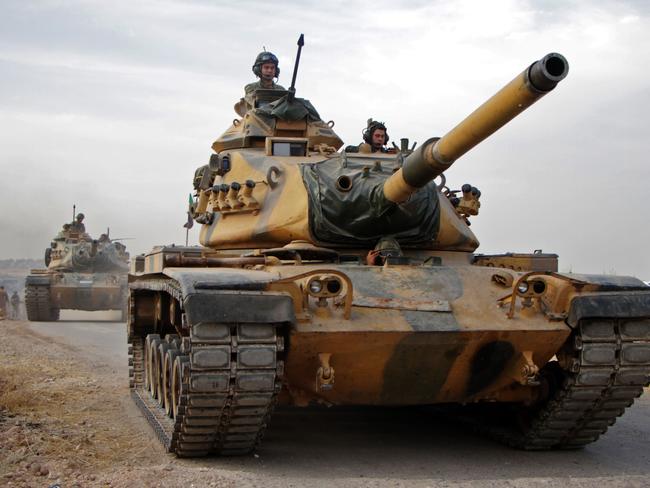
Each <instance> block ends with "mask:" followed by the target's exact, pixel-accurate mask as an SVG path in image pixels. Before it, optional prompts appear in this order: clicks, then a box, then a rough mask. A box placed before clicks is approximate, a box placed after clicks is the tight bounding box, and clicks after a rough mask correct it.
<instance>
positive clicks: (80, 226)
mask: <svg viewBox="0 0 650 488" xmlns="http://www.w3.org/2000/svg"><path fill="white" fill-rule="evenodd" d="M84 218H85V215H84V214H82V213H78V214H77V218H76V220H75V221H74V222H72V225H71V227H70V230H71V231H72V232H79V233H81V234H83V233H85V232H86V226H85V225H84V223H83V221H84Z"/></svg>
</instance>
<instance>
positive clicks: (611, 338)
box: [464, 319, 650, 450]
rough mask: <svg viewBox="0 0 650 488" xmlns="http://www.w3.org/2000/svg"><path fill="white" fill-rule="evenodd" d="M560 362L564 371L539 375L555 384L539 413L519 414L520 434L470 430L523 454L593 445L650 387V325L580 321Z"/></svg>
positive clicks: (553, 368)
mask: <svg viewBox="0 0 650 488" xmlns="http://www.w3.org/2000/svg"><path fill="white" fill-rule="evenodd" d="M558 356H559V359H560V363H561V364H562V367H560V363H549V365H548V366H547V368H546V370H545V371H543V373H545V374H546V375H547V378H548V380H549V381H550V383H551V386H553V384H554V387H553V388H552V393H551V396H550V398H549V400H548V401H547V402H546V403H545V404H544V405H543V406H542V407H540V408H538V409H537V410H535V411H533V410H527V411H523V412H521V411H520V412H519V413H520V414H523V415H520V416H519V419H520V420H523V422H524V424H525V426H524V428H523V429H514V428H513V427H512V426H504V425H499V424H496V423H490V422H487V423H483V422H478V421H477V419H472V420H470V422H471V423H472V424H473V426H474V427H475V428H476V429H477V430H479V431H481V432H483V433H485V434H488V435H489V436H491V437H493V438H495V439H497V440H498V441H500V442H503V443H505V444H508V445H510V446H512V447H516V448H519V449H526V450H545V449H576V448H581V447H584V446H585V445H587V444H589V443H591V442H594V441H595V440H597V439H598V437H600V435H602V434H603V433H605V431H606V430H607V429H608V427H609V426H611V425H613V424H614V423H615V422H616V419H617V418H618V417H619V416H620V415H622V414H623V412H624V410H625V409H626V408H627V407H629V406H630V405H632V403H633V402H634V399H635V398H637V397H639V396H640V395H641V394H642V393H643V388H644V387H645V386H648V384H649V383H650V319H637V320H632V319H583V320H581V321H580V323H579V324H578V327H577V328H576V330H575V332H574V334H573V336H572V338H571V340H570V342H569V343H567V345H566V346H565V350H564V351H563V352H562V353H561V354H558ZM464 420H466V421H467V420H468V419H467V418H465V419H464ZM483 420H485V419H483Z"/></svg>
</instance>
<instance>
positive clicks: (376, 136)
mask: <svg viewBox="0 0 650 488" xmlns="http://www.w3.org/2000/svg"><path fill="white" fill-rule="evenodd" d="M363 141H364V142H365V143H366V144H368V145H369V146H370V152H388V150H387V149H386V144H387V143H388V132H386V126H385V125H384V123H383V122H379V121H377V120H372V119H370V120H368V127H366V130H364V131H363Z"/></svg>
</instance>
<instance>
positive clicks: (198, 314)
mask: <svg viewBox="0 0 650 488" xmlns="http://www.w3.org/2000/svg"><path fill="white" fill-rule="evenodd" d="M184 308H185V310H187V314H188V319H189V322H190V323H192V324H197V323H201V322H218V323H280V322H295V315H294V309H293V302H292V300H291V297H289V296H286V295H271V294H253V293H240V292H237V293H223V292H221V293H219V292H214V291H205V292H200V293H193V294H191V295H189V296H188V297H186V298H185V307H184Z"/></svg>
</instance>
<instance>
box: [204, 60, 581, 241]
mask: <svg viewBox="0 0 650 488" xmlns="http://www.w3.org/2000/svg"><path fill="white" fill-rule="evenodd" d="M567 72H568V63H567V62H566V60H565V59H564V57H563V56H562V55H560V54H557V53H551V54H548V55H547V56H545V57H543V58H542V59H541V60H539V61H537V62H535V63H533V64H532V65H531V66H530V67H528V68H527V69H525V70H524V71H523V72H522V73H521V74H520V75H518V76H517V77H516V78H515V79H514V80H513V81H512V82H510V83H509V84H507V85H506V86H505V87H504V88H503V89H502V90H500V91H499V92H498V93H497V94H496V95H494V96H493V97H492V98H490V99H489V100H488V101H487V102H486V103H484V104H483V105H482V106H481V107H479V108H478V109H477V110H476V111H475V112H474V113H472V114H471V115H470V116H469V117H467V118H466V119H465V120H464V121H463V122H461V123H460V124H458V126H456V127H455V128H454V129H453V130H451V131H450V132H449V133H448V134H446V135H445V136H443V137H441V138H432V139H429V140H428V141H426V142H425V143H424V144H422V145H421V146H420V147H419V148H418V149H416V150H415V151H409V150H408V147H407V145H406V144H402V146H403V147H402V150H401V151H394V152H393V153H392V154H391V153H370V152H364V151H359V152H354V153H348V152H342V153H339V152H336V151H337V150H338V148H340V147H341V145H342V142H341V140H340V139H339V138H338V136H337V135H336V134H335V133H334V131H333V130H332V126H333V125H334V123H333V122H329V123H325V122H323V121H322V120H321V119H320V116H319V115H318V112H316V109H315V108H314V107H313V106H312V105H311V103H309V101H307V100H304V99H300V98H297V97H293V96H292V95H293V91H295V90H293V91H292V90H291V89H290V90H288V91H285V90H257V91H256V92H254V93H252V94H251V95H252V98H251V100H252V101H251V102H250V103H249V104H248V105H247V107H248V108H247V110H246V111H245V113H244V115H243V117H242V118H241V119H235V121H234V122H233V124H232V126H231V127H230V128H229V129H228V130H227V131H226V132H225V133H224V134H223V135H222V136H221V137H219V139H217V140H216V141H215V142H214V144H213V145H212V148H213V149H214V150H215V152H216V154H214V155H213V156H212V157H211V160H210V164H208V165H205V166H203V167H201V168H199V169H198V170H197V172H196V174H195V178H194V188H195V190H196V191H197V195H196V196H197V204H196V205H194V206H193V207H192V208H191V211H192V214H193V215H194V218H195V219H196V221H197V222H199V223H201V224H203V229H202V231H201V236H200V242H201V244H203V245H205V246H207V247H211V248H213V249H232V248H240V249H241V248H268V247H272V248H273V247H282V246H285V245H288V244H289V243H290V242H291V241H295V240H301V241H306V242H309V243H311V244H314V245H319V246H327V247H332V246H334V247H336V246H343V247H347V248H350V247H357V248H368V247H371V248H372V247H374V246H375V245H376V244H377V242H378V241H379V240H380V239H381V238H382V237H384V236H387V235H390V236H392V237H393V238H395V239H396V240H397V241H398V242H399V243H400V244H401V245H403V246H406V247H418V248H424V249H439V250H453V251H474V250H475V249H476V248H477V247H478V245H479V241H478V239H477V238H476V236H475V235H474V234H473V233H472V232H471V230H470V229H469V227H468V219H467V217H468V216H469V215H475V214H476V213H477V212H478V207H479V201H478V198H479V196H480V191H478V190H477V189H476V188H472V187H471V185H470V187H469V188H470V190H469V191H467V192H465V191H463V198H462V199H458V201H456V198H455V197H454V196H453V195H450V194H445V195H441V192H440V188H438V187H437V186H436V185H435V184H434V183H433V179H434V178H435V177H436V176H438V175H440V174H442V172H444V171H445V170H446V169H447V168H449V167H450V166H451V164H452V163H453V162H454V161H455V160H456V159H457V158H459V157H460V156H462V155H463V154H464V153H466V152H467V151H469V150H470V149H471V148H472V147H474V146H475V145H476V144H478V143H479V142H481V141H482V140H483V139H485V138H486V137H488V136H489V135H490V134H492V133H493V132H495V131H496V130H497V129H499V128H500V127H502V126H503V125H504V124H506V123H507V122H508V121H510V120H511V119H512V118H514V117H515V116H516V115H518V114H519V113H521V112H522V111H523V110H525V109H526V108H528V107H529V106H530V105H532V104H533V103H534V102H535V101H537V100H538V99H539V98H541V97H542V96H543V95H545V94H546V93H548V92H549V91H551V90H552V89H553V88H554V87H555V86H556V85H557V83H558V82H559V81H561V80H562V79H563V78H564V77H565V76H566V74H567ZM292 88H293V87H292ZM420 189H423V191H418V190H420ZM441 196H442V197H443V198H441Z"/></svg>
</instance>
